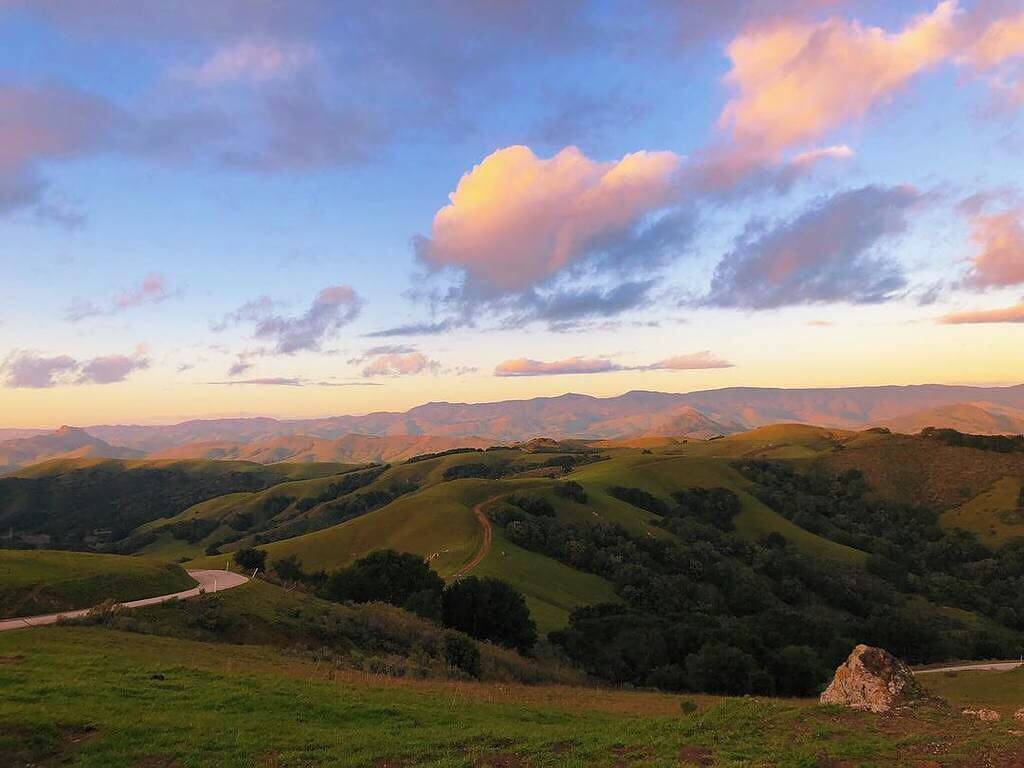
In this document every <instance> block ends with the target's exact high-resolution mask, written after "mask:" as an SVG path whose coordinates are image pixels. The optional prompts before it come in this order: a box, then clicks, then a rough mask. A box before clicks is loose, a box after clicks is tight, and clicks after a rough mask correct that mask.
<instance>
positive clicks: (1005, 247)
mask: <svg viewBox="0 0 1024 768" xmlns="http://www.w3.org/2000/svg"><path fill="white" fill-rule="evenodd" d="M1022 222H1024V208H1017V209H1014V210H1009V211H1003V212H1000V213H993V214H987V215H986V214H978V215H976V216H974V217H973V218H972V219H971V240H972V241H973V242H974V243H975V244H976V245H977V246H978V248H979V252H978V254H977V255H976V256H975V257H974V260H973V264H972V268H971V273H970V275H969V276H968V278H967V282H968V283H970V284H971V285H973V286H975V287H979V288H989V287H1000V286H1008V285H1019V284H1020V283H1024V223H1022Z"/></svg>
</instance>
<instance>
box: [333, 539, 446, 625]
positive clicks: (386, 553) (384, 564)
mask: <svg viewBox="0 0 1024 768" xmlns="http://www.w3.org/2000/svg"><path fill="white" fill-rule="evenodd" d="M443 589H444V581H443V580H442V579H441V577H440V576H438V575H437V574H436V573H434V572H433V571H432V570H431V569H430V566H429V565H427V563H426V562H425V561H424V560H423V558H422V557H420V556H419V555H412V554H408V553H400V552H395V551H394V550H391V549H382V550H379V551H377V552H371V553H370V554H369V555H367V556H366V557H364V558H362V559H361V560H357V561H356V562H355V563H353V564H352V565H351V566H350V567H349V568H344V569H342V570H340V571H335V572H334V573H332V574H331V575H330V576H329V577H328V578H327V582H326V584H325V585H324V589H323V592H324V596H325V597H327V599H329V600H334V601H336V602H341V601H345V600H348V601H351V602H354V603H369V602H375V601H377V602H383V603H390V604H391V605H397V606H399V607H407V608H408V609H409V610H412V611H414V612H417V613H420V614H421V615H427V616H431V617H433V616H437V615H438V613H437V611H438V608H439V602H438V598H439V596H440V594H441V591H442V590H443ZM425 593H430V594H425Z"/></svg>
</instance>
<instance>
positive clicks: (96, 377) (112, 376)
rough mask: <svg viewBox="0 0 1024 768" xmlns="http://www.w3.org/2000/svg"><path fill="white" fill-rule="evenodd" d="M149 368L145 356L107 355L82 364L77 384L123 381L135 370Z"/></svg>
mask: <svg viewBox="0 0 1024 768" xmlns="http://www.w3.org/2000/svg"><path fill="white" fill-rule="evenodd" d="M146 368H149V360H148V359H147V358H145V357H141V356H138V355H136V356H134V357H129V356H128V355H108V356H106V357H97V358H93V359H92V360H88V361H86V362H84V363H83V364H82V370H81V373H80V374H79V376H78V383H79V384H115V383H117V382H119V381H124V380H125V379H127V378H128V376H129V375H130V374H132V373H134V372H135V371H142V370H145V369H146Z"/></svg>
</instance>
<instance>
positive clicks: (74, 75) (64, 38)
mask: <svg viewBox="0 0 1024 768" xmlns="http://www.w3.org/2000/svg"><path fill="white" fill-rule="evenodd" d="M123 5H124V4H121V3H115V2H113V0H95V1H90V2H86V0H66V1H65V2H58V1H57V0H39V1H38V2H31V3H28V2H21V1H20V0H0V43H2V44H0V141H2V144H3V145H4V146H6V149H4V150H0V267H2V269H3V275H4V279H3V281H2V285H3V289H2V295H0V299H2V301H0V382H2V384H3V387H2V388H0V423H2V424H4V425H11V426H30V425H31V426H36V425H39V426H49V425H54V424H59V423H64V422H68V423H76V424H88V423H96V422H101V421H103V422H108V421H161V420H173V419H178V418H184V417H187V416H201V415H212V414H238V413H267V414H271V415H282V416H290V415H295V416H299V415H317V414H328V413H340V412H366V411H371V410H390V409H400V408H405V407H409V406H411V405H414V404H416V403H419V402H423V401H426V400H439V399H448V400H468V401H481V400H490V399H500V398H507V397H527V396H534V395H540V394H559V393H562V392H565V391H583V392H590V393H594V394H599V395H610V394H616V393H619V392H622V391H626V390H628V389H635V388H646V389H660V390H671V391H685V390H691V389H700V388H706V387H714V386H729V385H746V384H751V385H777V386H801V385H804V386H819V385H820V386H838V385H844V384H882V383H919V382H925V381H929V382H958V383H959V382H977V383H1009V382H1017V381H1020V380H1021V379H1022V378H1024V376H1022V374H1024V371H1022V359H1021V356H1020V353H1019V348H1020V344H1021V342H1022V340H1024V339H1022V335H1021V328H1022V327H1024V326H1022V325H1021V321H1022V320H1024V304H1022V294H1024V287H1022V286H1024V222H1022V211H1024V204H1022V198H1021V196H1020V190H1019V188H1018V186H1017V185H1018V180H1019V179H1020V178H1021V171H1022V170H1024V169H1022V167H1021V160H1020V158H1021V157H1022V154H1021V150H1022V148H1024V134H1022V133H1021V124H1020V106H1021V104H1024V76H1022V73H1024V4H1021V3H1020V2H1005V1H1002V0H994V1H991V2H986V1H981V2H967V0H961V1H960V2H952V0H947V1H946V2H934V1H933V2H901V3H878V2H872V1H870V0H865V1H863V2H857V1H855V0H850V1H841V0H834V1H829V0H786V2H761V1H759V0H730V2H724V3H720V4H716V5H715V6H714V7H713V8H712V9H711V10H708V6H707V4H704V3H698V2H685V1H682V0H681V1H680V2H667V1H665V0H648V1H647V2H641V3H623V2H593V3H585V2H579V3H574V2H566V3H558V4H551V3H545V2H540V1H539V0H538V1H537V2H530V1H524V2H515V3H513V2H500V1H498V0H495V1H494V2H481V3H473V2H469V0H437V1H436V2H431V3H412V2H408V3H405V2H395V3H386V4H381V7H377V8H370V7H369V6H367V7H365V8H355V9H353V7H352V6H345V7H343V6H342V5H340V4H337V3H332V2H327V1H326V0H322V1H321V0H302V1H301V2H293V3H279V2H273V1H272V0H246V1H245V2H243V0H210V1H209V2H207V3H203V4H201V5H199V4H197V5H194V6H192V5H190V6H185V8H184V10H183V9H182V8H179V7H178V6H179V4H176V3H170V2H165V1H160V0H140V2H137V3H133V4H131V5H130V6H129V7H127V8H124V7H120V6H123ZM450 196H453V197H451V198H450ZM446 206H448V207H447V208H446ZM424 330H433V331H434V332H432V333H423V332H422V331H424ZM412 331H419V332H415V333H414V332H412Z"/></svg>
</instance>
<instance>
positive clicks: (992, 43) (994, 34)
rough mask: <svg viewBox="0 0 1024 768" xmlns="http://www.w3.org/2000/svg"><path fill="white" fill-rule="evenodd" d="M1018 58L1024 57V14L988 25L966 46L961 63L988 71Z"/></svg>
mask: <svg viewBox="0 0 1024 768" xmlns="http://www.w3.org/2000/svg"><path fill="white" fill-rule="evenodd" d="M1020 56H1024V12H1021V13H1020V14H1018V15H1017V16H1012V17H1008V18H1005V19H996V20H995V21H993V22H992V23H991V24H989V25H988V27H986V28H985V29H984V30H983V31H982V33H981V34H980V35H979V36H978V38H977V39H976V40H975V41H974V42H973V43H972V44H971V45H970V46H968V48H967V50H966V51H965V53H964V55H963V61H965V62H966V63H969V64H971V65H972V66H974V67H975V68H976V69H979V70H989V69H994V68H995V67H998V66H1000V65H1002V64H1004V63H1005V62H1007V61H1009V60H1010V59H1013V58H1018V57H1020Z"/></svg>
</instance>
